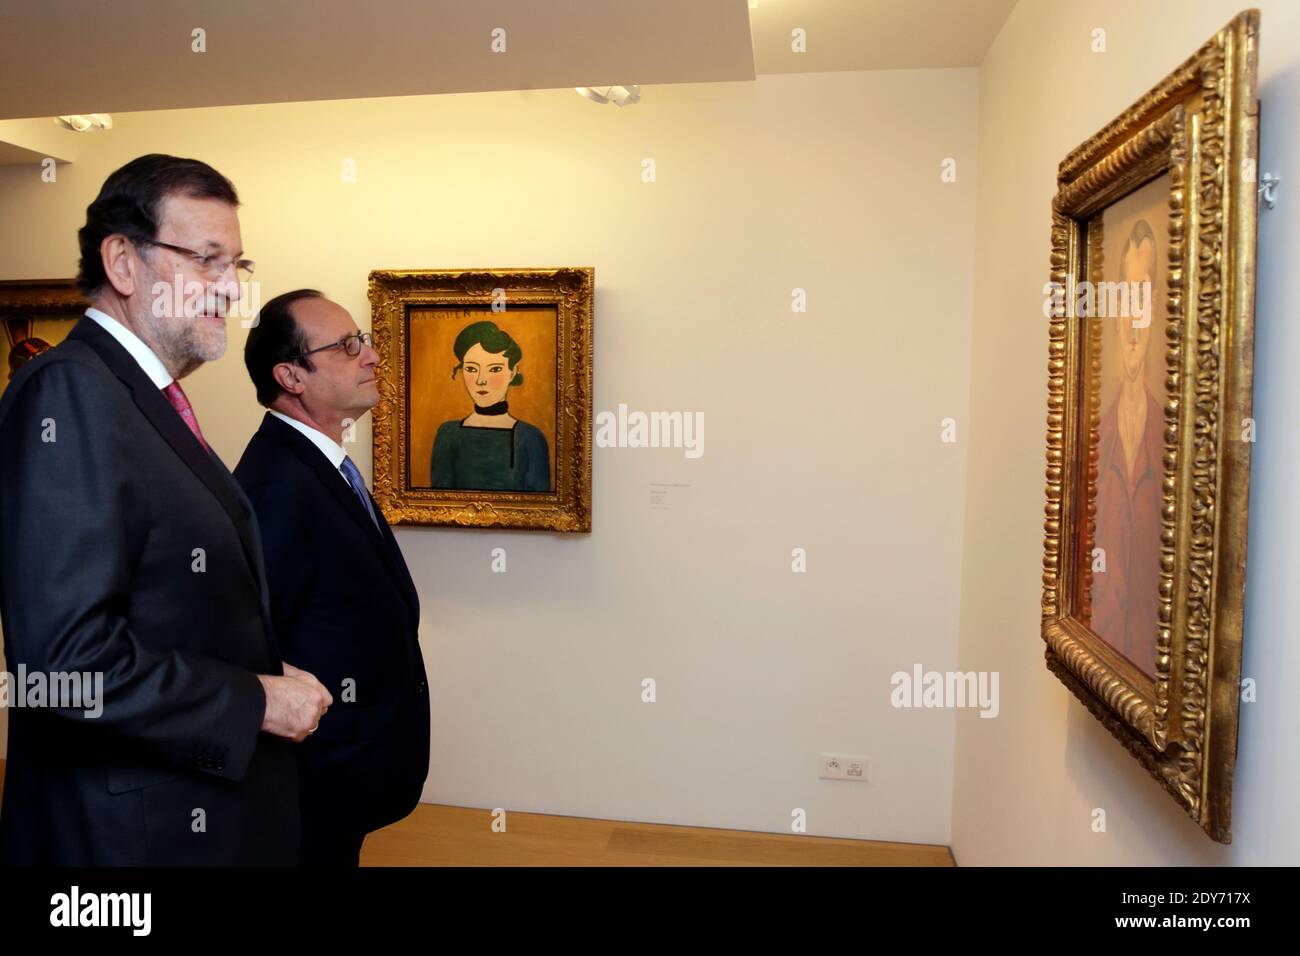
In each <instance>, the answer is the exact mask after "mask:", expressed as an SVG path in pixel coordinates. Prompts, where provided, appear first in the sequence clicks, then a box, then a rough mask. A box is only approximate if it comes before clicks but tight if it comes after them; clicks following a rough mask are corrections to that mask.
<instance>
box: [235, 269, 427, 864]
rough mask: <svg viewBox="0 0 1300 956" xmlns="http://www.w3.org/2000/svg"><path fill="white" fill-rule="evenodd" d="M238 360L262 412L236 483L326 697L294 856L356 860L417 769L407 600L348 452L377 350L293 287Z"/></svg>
mask: <svg viewBox="0 0 1300 956" xmlns="http://www.w3.org/2000/svg"><path fill="white" fill-rule="evenodd" d="M244 364H245V365H246V366H247V368H248V373H249V376H250V377H251V378H252V380H253V385H254V387H255V388H256V390H257V400H258V402H259V403H261V404H262V405H263V406H265V407H266V408H267V409H268V411H267V413H266V415H265V416H264V417H263V419H262V425H261V427H260V428H259V429H258V431H257V433H256V434H255V435H254V436H253V438H252V440H251V441H250V442H249V443H248V448H247V449H246V450H245V451H244V456H243V458H241V459H240V461H239V464H238V466H236V468H235V477H236V479H238V481H239V483H240V484H241V485H242V486H243V488H244V490H245V492H246V493H247V495H248V497H249V499H250V500H251V501H252V503H253V507H254V508H255V509H256V511H257V516H258V522H259V525H260V527H261V529H262V546H263V550H264V553H265V559H266V571H267V580H268V582H269V584H270V592H271V616H272V620H273V621H274V623H275V629H276V633H277V634H278V635H279V638H280V641H281V643H282V646H283V647H284V652H285V660H287V661H291V662H292V663H294V664H296V665H297V666H299V667H303V668H306V669H307V670H309V671H311V672H312V673H314V674H316V675H318V676H319V677H320V679H321V681H322V682H323V683H324V684H325V686H326V688H328V689H329V691H330V693H331V694H332V695H333V697H334V700H335V702H336V703H335V704H334V706H333V707H331V708H330V712H329V714H328V715H327V716H326V717H325V719H324V720H322V721H321V725H320V730H319V732H317V733H316V734H315V735H313V736H312V737H311V738H310V739H309V740H307V741H305V742H304V744H303V746H302V747H301V748H299V750H298V752H297V756H298V764H299V771H300V799H301V806H302V828H303V829H302V863H303V865H305V866H356V865H358V863H359V861H360V853H361V845H362V842H363V841H364V839H365V836H366V834H367V833H369V832H371V831H373V830H377V829H379V828H380V827H384V826H387V825H388V824H390V823H394V822H396V821H397V820H400V819H401V818H402V817H404V816H406V815H407V814H408V813H410V812H411V811H412V810H413V809H414V808H415V805H416V804H417V803H418V802H419V799H420V791H421V789H422V788H423V785H424V779H425V777H426V775H427V774H428V769H429V703H428V689H427V687H426V684H425V673H424V659H423V657H422V656H421V654H420V645H419V619H420V602H419V597H418V595H417V594H416V590H415V585H414V583H413V582H412V581H411V576H410V574H409V572H408V571H407V568H406V561H405V560H404V559H403V557H402V552H401V550H400V549H399V548H398V546H397V541H396V539H395V538H394V537H393V532H392V530H391V529H390V528H389V527H388V522H387V521H385V520H384V516H383V513H382V512H381V511H380V510H379V508H378V506H377V505H376V504H375V502H374V499H372V498H371V497H370V493H369V492H368V491H367V490H366V486H365V484H364V483H363V481H362V479H361V475H360V473H359V472H358V470H357V467H356V465H355V464H353V462H352V459H351V457H350V456H349V455H348V454H347V450H346V449H345V448H344V445H345V443H346V442H348V441H350V440H351V439H350V438H349V437H347V436H348V433H349V432H350V431H351V430H352V426H353V425H354V423H355V422H356V421H357V419H359V418H360V417H361V416H362V415H364V414H365V413H366V412H368V411H369V410H370V409H371V408H372V407H373V406H374V405H375V403H376V402H378V401H379V388H378V385H377V383H376V381H375V373H376V367H377V366H378V364H379V355H378V354H377V353H376V352H375V350H374V349H373V348H371V346H370V335H369V333H365V332H361V331H360V330H359V329H358V328H357V327H356V324H355V323H354V322H353V321H352V317H351V316H350V315H349V314H348V312H347V310H346V309H344V308H343V307H342V306H340V305H338V304H336V303H334V302H331V301H329V300H328V299H326V298H325V297H324V296H322V295H321V293H319V292H317V291H315V290H312V289H299V290H297V291H295V292H288V293H285V294H284V295H280V296H277V297H276V298H274V299H272V300H271V301H269V302H267V303H266V305H265V306H263V308H262V310H261V312H260V313H259V314H258V316H257V320H256V322H255V323H254V325H253V328H252V329H251V331H250V332H249V336H248V342H247V344H246V346H245V348H244Z"/></svg>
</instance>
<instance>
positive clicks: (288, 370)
mask: <svg viewBox="0 0 1300 956" xmlns="http://www.w3.org/2000/svg"><path fill="white" fill-rule="evenodd" d="M271 375H272V377H274V378H275V381H276V383H277V384H278V385H279V386H280V387H281V388H282V389H284V390H285V391H286V392H288V393H289V394H290V395H301V394H302V392H303V389H304V388H305V386H304V385H303V381H302V370H301V369H300V368H298V366H296V365H294V364H293V363H292V362H281V363H280V364H279V365H277V366H275V368H273V369H271Z"/></svg>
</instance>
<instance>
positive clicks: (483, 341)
mask: <svg viewBox="0 0 1300 956" xmlns="http://www.w3.org/2000/svg"><path fill="white" fill-rule="evenodd" d="M475 345H481V346H483V351H485V352H487V353H489V354H491V355H498V354H502V353H504V355H505V357H506V364H507V365H509V367H510V368H514V367H515V366H516V365H518V364H519V360H520V359H521V358H523V357H524V350H523V349H521V348H520V347H519V343H518V342H516V341H515V340H514V339H512V338H511V337H510V335H509V334H508V333H506V332H503V331H502V330H501V329H500V328H499V327H498V326H497V324H496V323H495V322H474V323H472V324H470V325H467V326H465V328H463V329H461V330H460V334H459V335H458V336H456V341H455V343H454V344H453V345H452V347H451V348H452V351H453V352H455V353H456V367H455V368H453V369H452V370H451V377H452V378H455V377H456V373H457V372H459V371H460V370H461V368H462V367H464V364H465V353H466V352H468V351H469V350H470V349H472V348H473V347H474V346H475ZM510 384H511V385H512V386H514V385H522V384H524V373H523V372H516V373H515V377H514V378H512V379H511V380H510Z"/></svg>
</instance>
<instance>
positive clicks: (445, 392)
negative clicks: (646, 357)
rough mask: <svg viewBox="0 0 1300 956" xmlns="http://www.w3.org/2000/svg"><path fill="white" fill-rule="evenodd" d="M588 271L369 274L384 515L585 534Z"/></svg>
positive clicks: (378, 489)
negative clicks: (377, 357) (377, 365)
mask: <svg viewBox="0 0 1300 956" xmlns="http://www.w3.org/2000/svg"><path fill="white" fill-rule="evenodd" d="M594 290H595V270H594V269H592V268H590V267H573V268H558V269H493V270H488V269H464V270H459V269H456V270H452V269H445V270H428V271H375V272H371V273H370V306H371V319H372V332H373V335H374V345H375V348H376V350H377V351H378V352H379V355H380V365H379V369H378V373H377V374H378V382H379V395H380V403H379V405H378V406H377V407H376V409H375V416H374V497H375V500H376V501H377V502H378V503H379V505H380V507H381V508H382V509H383V511H384V516H385V517H386V518H387V519H388V521H389V522H390V523H392V524H422V525H442V526H459V527H473V528H516V529H527V530H547V531H572V532H589V531H590V530H591V450H592V304H593V297H594Z"/></svg>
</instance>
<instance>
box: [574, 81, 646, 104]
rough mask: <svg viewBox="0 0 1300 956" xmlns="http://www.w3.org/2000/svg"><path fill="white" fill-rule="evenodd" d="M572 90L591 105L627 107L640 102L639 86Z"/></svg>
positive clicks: (595, 87)
mask: <svg viewBox="0 0 1300 956" xmlns="http://www.w3.org/2000/svg"><path fill="white" fill-rule="evenodd" d="M574 89H575V90H577V91H578V92H579V93H580V94H582V95H583V96H585V97H586V98H587V99H589V100H591V101H592V102H593V103H613V104H614V105H615V106H629V105H631V104H632V103H637V102H640V100H641V87H639V86H575V87H574Z"/></svg>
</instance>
